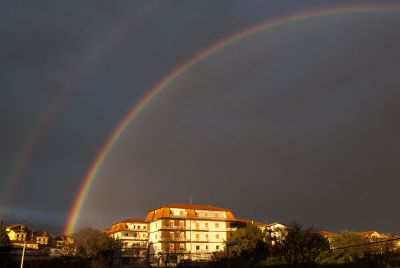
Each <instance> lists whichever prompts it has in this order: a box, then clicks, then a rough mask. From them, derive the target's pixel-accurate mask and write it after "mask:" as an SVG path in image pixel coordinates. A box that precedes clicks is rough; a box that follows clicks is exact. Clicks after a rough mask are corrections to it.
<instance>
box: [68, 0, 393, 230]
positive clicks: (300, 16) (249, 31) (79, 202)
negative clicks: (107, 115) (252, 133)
mask: <svg viewBox="0 0 400 268" xmlns="http://www.w3.org/2000/svg"><path fill="white" fill-rule="evenodd" d="M372 11H400V4H390V3H387V4H359V5H350V6H349V5H347V6H335V7H328V8H319V9H313V10H309V11H305V12H304V11H303V12H299V13H295V14H292V15H289V16H284V17H279V18H275V19H272V20H268V21H264V22H261V23H259V24H256V25H254V26H251V27H249V28H246V29H244V30H242V31H240V32H238V33H236V34H234V35H232V36H229V37H227V38H224V39H222V40H220V41H219V42H216V43H215V44H214V45H212V46H210V47H208V48H206V49H205V50H203V51H201V52H200V53H198V54H197V55H195V56H194V57H193V58H191V59H189V60H188V61H186V62H184V63H183V64H181V65H180V66H178V67H177V68H175V69H173V70H172V71H171V72H170V73H169V74H168V75H166V76H165V77H164V78H163V79H162V80H160V81H159V82H158V83H156V84H155V85H154V86H153V87H152V88H150V89H149V90H148V91H147V93H146V94H145V95H144V96H143V97H142V98H141V99H140V100H139V101H138V102H137V103H136V104H135V105H134V106H133V108H132V109H131V110H130V112H129V113H128V114H127V115H126V116H125V117H124V118H123V120H122V121H121V122H120V123H119V125H118V126H117V127H116V128H115V129H114V131H113V132H112V134H111V135H110V137H109V138H108V139H107V141H106V143H105V144H104V145H103V147H102V149H101V150H100V151H99V153H98V155H97V157H96V158H95V160H94V162H93V164H92V165H91V166H90V168H89V170H88V172H87V174H86V176H85V177H84V180H83V183H82V185H81V187H80V188H79V192H78V194H77V196H76V199H75V200H74V202H73V205H72V208H71V211H70V214H69V217H68V219H67V223H66V228H65V230H64V233H65V234H72V233H74V231H75V227H76V225H77V222H78V220H79V216H80V212H81V209H82V206H83V204H84V203H85V199H86V196H87V194H88V191H89V189H90V187H91V186H92V184H93V182H94V180H95V178H96V175H97V173H98V172H99V170H100V168H101V166H102V164H103V163H104V161H105V160H106V158H107V156H108V155H109V153H110V151H111V150H112V148H113V146H114V144H116V143H117V142H118V140H119V138H120V137H121V136H122V134H123V133H124V131H125V129H126V128H127V127H128V125H129V124H130V123H131V122H132V121H133V120H134V119H135V118H136V117H137V116H138V115H139V114H140V112H141V111H143V109H144V108H145V107H146V105H147V104H148V103H149V102H150V101H151V100H152V99H153V98H154V97H156V96H157V95H158V94H159V93H160V92H161V91H162V90H163V89H164V88H166V86H168V85H169V84H171V83H172V82H173V81H174V80H175V79H176V78H178V77H179V76H181V75H182V74H184V73H185V72H186V71H187V70H188V69H190V68H191V67H192V66H194V65H195V64H197V63H199V62H201V61H203V60H204V59H206V58H207V57H209V56H210V55H212V54H214V53H216V52H218V51H220V50H222V49H223V48H225V47H227V46H229V45H231V44H233V43H235V42H237V41H239V40H242V39H243V38H246V37H249V36H251V35H253V34H256V33H259V32H261V31H265V30H268V29H271V28H273V27H276V26H280V25H283V24H287V23H291V22H295V21H300V20H304V19H310V18H315V17H322V16H328V15H335V14H343V13H355V12H372Z"/></svg>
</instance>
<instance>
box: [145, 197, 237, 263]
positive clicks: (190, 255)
mask: <svg viewBox="0 0 400 268" xmlns="http://www.w3.org/2000/svg"><path fill="white" fill-rule="evenodd" d="M146 222H147V223H148V224H149V260H150V262H151V263H155V262H164V263H165V262H180V261H181V260H182V259H191V260H208V259H210V258H211V257H212V254H213V253H216V252H220V251H224V250H225V243H226V241H227V240H228V239H229V237H230V236H231V234H232V232H234V231H235V230H236V219H235V217H234V216H233V214H232V212H231V211H230V210H229V209H226V208H219V207H214V206H202V205H191V204H168V205H165V206H162V207H160V208H158V209H154V210H152V211H150V212H149V213H148V215H147V217H146Z"/></svg>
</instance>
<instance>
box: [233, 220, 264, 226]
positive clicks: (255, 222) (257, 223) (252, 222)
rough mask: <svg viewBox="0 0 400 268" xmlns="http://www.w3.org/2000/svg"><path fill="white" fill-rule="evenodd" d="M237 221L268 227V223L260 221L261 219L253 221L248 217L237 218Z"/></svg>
mask: <svg viewBox="0 0 400 268" xmlns="http://www.w3.org/2000/svg"><path fill="white" fill-rule="evenodd" d="M236 221H238V222H242V223H251V224H254V225H257V226H262V227H266V226H267V225H266V224H265V223H262V222H259V221H253V220H248V219H236Z"/></svg>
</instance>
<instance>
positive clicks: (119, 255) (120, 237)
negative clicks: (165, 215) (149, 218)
mask: <svg viewBox="0 0 400 268" xmlns="http://www.w3.org/2000/svg"><path fill="white" fill-rule="evenodd" d="M106 233H107V234H108V235H109V236H110V237H112V238H113V239H114V240H115V243H116V252H115V258H116V259H117V262H119V263H122V264H129V263H134V262H141V261H143V262H144V261H145V260H146V257H147V240H148V224H147V223H146V222H145V221H144V220H141V219H128V220H123V221H120V222H117V223H115V224H113V225H112V226H111V229H109V230H106Z"/></svg>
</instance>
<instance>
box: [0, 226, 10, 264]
mask: <svg viewBox="0 0 400 268" xmlns="http://www.w3.org/2000/svg"><path fill="white" fill-rule="evenodd" d="M10 249H11V245H10V239H9V238H8V234H7V231H6V227H5V226H4V224H3V222H0V267H10V266H11V265H10V259H9V257H10V256H9V254H8V253H9V251H10Z"/></svg>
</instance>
